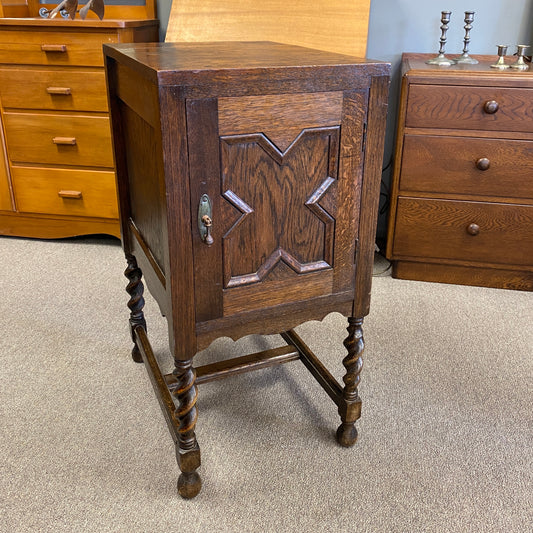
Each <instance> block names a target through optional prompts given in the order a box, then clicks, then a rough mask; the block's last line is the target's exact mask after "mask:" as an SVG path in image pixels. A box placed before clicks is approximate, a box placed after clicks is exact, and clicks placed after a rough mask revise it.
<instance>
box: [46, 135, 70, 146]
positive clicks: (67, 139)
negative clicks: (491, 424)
mask: <svg viewBox="0 0 533 533" xmlns="http://www.w3.org/2000/svg"><path fill="white" fill-rule="evenodd" d="M52 142H53V143H54V144H66V145H69V146H74V145H75V144H76V137H54V138H53V139H52Z"/></svg>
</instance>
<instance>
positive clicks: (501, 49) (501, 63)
mask: <svg viewBox="0 0 533 533" xmlns="http://www.w3.org/2000/svg"><path fill="white" fill-rule="evenodd" d="M506 54H507V45H505V44H499V45H498V61H496V63H494V65H491V66H490V68H497V69H498V70H505V69H507V68H509V65H506V64H505V56H506Z"/></svg>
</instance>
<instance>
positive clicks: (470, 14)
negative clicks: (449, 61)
mask: <svg viewBox="0 0 533 533" xmlns="http://www.w3.org/2000/svg"><path fill="white" fill-rule="evenodd" d="M474 14H475V11H465V37H464V46H463V53H462V54H461V55H460V56H459V57H456V58H455V59H454V62H455V63H459V64H461V63H463V64H464V63H466V64H469V65H475V64H477V63H479V61H478V60H477V59H474V58H473V57H470V56H469V55H468V45H469V44H470V30H471V29H472V22H474Z"/></svg>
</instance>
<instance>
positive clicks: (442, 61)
mask: <svg viewBox="0 0 533 533" xmlns="http://www.w3.org/2000/svg"><path fill="white" fill-rule="evenodd" d="M451 14H452V12H451V11H442V12H441V18H440V21H441V24H442V25H441V27H440V31H441V35H440V48H439V55H438V56H437V57H434V58H433V59H429V60H428V61H426V63H429V64H430V65H439V66H441V67H449V66H450V65H453V61H452V60H451V59H448V58H447V57H445V55H444V48H445V45H446V32H447V31H448V23H449V22H450V17H451Z"/></svg>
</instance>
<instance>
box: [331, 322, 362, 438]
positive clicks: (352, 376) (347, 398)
mask: <svg viewBox="0 0 533 533" xmlns="http://www.w3.org/2000/svg"><path fill="white" fill-rule="evenodd" d="M362 325H363V319H362V318H354V317H349V318H348V337H346V339H345V341H344V346H345V347H346V349H347V350H348V355H347V356H346V357H345V358H344V360H343V361H342V364H343V365H344V367H345V368H346V374H345V375H344V377H343V381H344V390H343V399H344V402H343V403H342V404H341V406H339V414H340V415H341V420H342V424H341V425H340V426H339V429H337V442H338V443H339V444H340V445H341V446H353V445H354V444H355V441H356V440H357V429H355V422H356V420H357V419H358V418H359V417H360V416H361V399H360V398H359V393H358V392H357V387H358V385H359V381H360V379H361V378H360V374H361V369H362V368H363V358H362V355H363V351H364V348H365V344H364V341H363V328H362Z"/></svg>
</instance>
